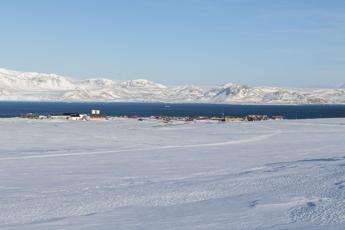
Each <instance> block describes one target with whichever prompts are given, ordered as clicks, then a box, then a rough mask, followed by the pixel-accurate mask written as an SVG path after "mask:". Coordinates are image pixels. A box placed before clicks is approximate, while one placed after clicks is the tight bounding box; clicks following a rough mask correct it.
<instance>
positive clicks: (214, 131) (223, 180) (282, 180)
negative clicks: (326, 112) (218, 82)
mask: <svg viewBox="0 0 345 230" xmlns="http://www.w3.org/2000/svg"><path fill="white" fill-rule="evenodd" d="M344 134H345V119H323V120H322V119H320V120H298V121H292V120H289V121H288V120H285V121H265V122H256V123H246V122H243V123H191V124H162V123H157V122H150V121H144V122H138V121H135V120H124V119H119V120H114V121H105V122H65V121H64V122H58V121H29V120H24V119H23V120H20V119H2V120H0V229H2V230H10V229H11V230H14V229H25V230H28V229H29V230H30V229H35V230H47V229H64V230H69V229H83V230H87V229H97V230H99V229H150V230H151V229H308V230H310V229H343V228H344V225H345V141H344V140H345V139H344V136H345V135H344Z"/></svg>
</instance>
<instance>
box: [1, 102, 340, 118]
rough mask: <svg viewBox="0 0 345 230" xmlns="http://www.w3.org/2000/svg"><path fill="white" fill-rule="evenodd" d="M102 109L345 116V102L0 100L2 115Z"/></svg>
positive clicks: (137, 112)
mask: <svg viewBox="0 0 345 230" xmlns="http://www.w3.org/2000/svg"><path fill="white" fill-rule="evenodd" d="M91 109H100V110H101V111H102V112H103V113H104V114H106V115H108V116H143V117H147V116H222V115H225V116H233V117H237V116H246V115H250V114H262V115H269V116H273V115H282V116H284V118H286V119H306V118H335V117H345V105H225V104H164V103H124V102H116V103H115V102H114V103H113V102H112V103H100V102H97V103H96V102H95V103H66V102H0V117H17V116H20V115H21V114H26V113H34V114H41V115H49V114H59V113H90V110H91Z"/></svg>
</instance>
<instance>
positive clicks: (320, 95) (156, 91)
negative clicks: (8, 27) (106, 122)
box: [0, 69, 345, 104]
mask: <svg viewBox="0 0 345 230" xmlns="http://www.w3.org/2000/svg"><path fill="white" fill-rule="evenodd" d="M0 100H33V101H136V102H195V103H243V104H244V103H250V104H254V103H260V104H316V103H317V104H331V103H338V104H343V103H345V86H344V85H342V86H341V87H339V88H337V89H313V90H312V89H309V90H305V89H285V88H279V87H251V86H247V85H239V84H234V83H227V84H224V85H221V86H218V87H213V88H208V89H204V88H200V87H197V86H191V85H185V86H174V87H171V86H164V85H162V84H158V83H155V82H153V81H149V80H145V79H137V80H128V81H113V80H110V79H106V78H100V79H88V80H81V81H77V80H72V79H69V78H67V77H63V76H60V75H56V74H46V73H35V72H19V71H14V70H7V69H0Z"/></svg>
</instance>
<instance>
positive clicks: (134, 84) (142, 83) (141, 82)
mask: <svg viewBox="0 0 345 230" xmlns="http://www.w3.org/2000/svg"><path fill="white" fill-rule="evenodd" d="M121 86H122V87H125V88H160V89H165V88H166V86H164V85H161V84H157V83H155V82H153V81H149V80H145V79H136V80H129V81H124V82H122V83H121Z"/></svg>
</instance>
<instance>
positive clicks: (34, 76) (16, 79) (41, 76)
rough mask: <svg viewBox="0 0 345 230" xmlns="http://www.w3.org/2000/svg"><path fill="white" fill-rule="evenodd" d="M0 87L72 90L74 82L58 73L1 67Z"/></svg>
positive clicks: (28, 89)
mask: <svg viewBox="0 0 345 230" xmlns="http://www.w3.org/2000/svg"><path fill="white" fill-rule="evenodd" d="M0 88H7V89H14V90H27V91H31V90H70V89H74V88H75V86H74V84H73V83H72V82H71V81H70V80H68V79H67V78H65V77H62V76H59V75H56V74H46V73H35V72H19V71H13V70H6V69H0Z"/></svg>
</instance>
